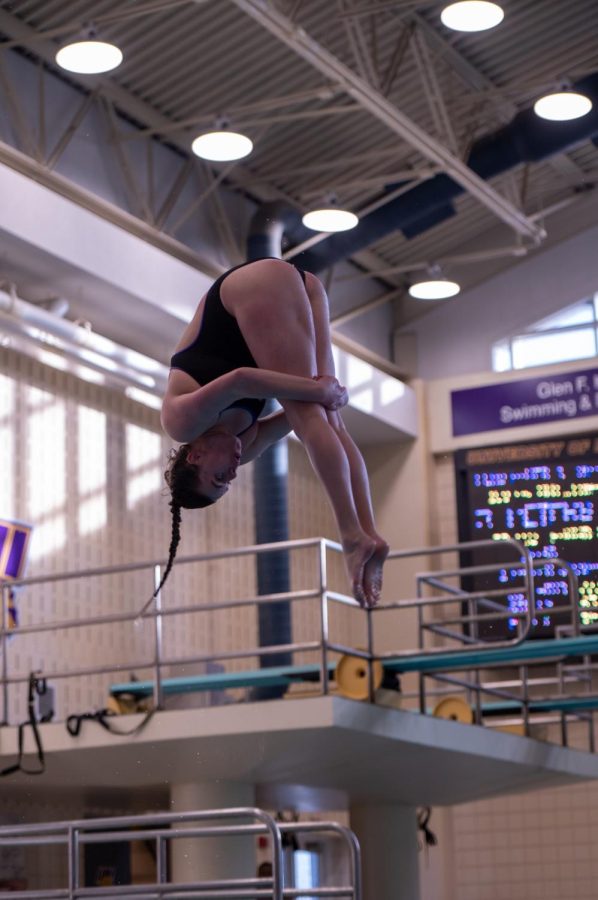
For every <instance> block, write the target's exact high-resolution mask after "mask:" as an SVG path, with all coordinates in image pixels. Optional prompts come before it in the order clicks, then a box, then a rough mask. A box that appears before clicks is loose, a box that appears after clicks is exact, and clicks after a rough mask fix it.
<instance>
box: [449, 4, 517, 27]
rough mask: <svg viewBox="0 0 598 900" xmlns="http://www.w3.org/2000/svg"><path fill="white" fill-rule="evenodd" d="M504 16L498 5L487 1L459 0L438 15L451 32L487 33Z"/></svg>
mask: <svg viewBox="0 0 598 900" xmlns="http://www.w3.org/2000/svg"><path fill="white" fill-rule="evenodd" d="M504 17H505V14H504V12H503V10H502V7H501V6H499V5H498V3H490V2H489V0H460V2H458V3H450V4H449V5H448V6H445V8H444V9H443V10H442V12H441V13H440V20H441V22H442V24H443V25H446V27H447V28H451V29H452V30H453V31H487V30H488V29H489V28H494V27H495V26H496V25H499V24H500V23H501V22H502V20H503V19H504Z"/></svg>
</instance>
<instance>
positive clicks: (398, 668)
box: [382, 635, 598, 672]
mask: <svg viewBox="0 0 598 900" xmlns="http://www.w3.org/2000/svg"><path fill="white" fill-rule="evenodd" d="M591 653H598V635H583V636H582V637H573V638H553V639H551V640H538V641H523V643H521V644H515V645H514V646H512V647H495V648H493V647H492V646H491V645H490V646H488V647H482V648H481V649H476V650H458V651H457V652H447V653H420V654H417V655H416V656H406V657H404V658H401V657H397V658H396V659H384V660H382V663H383V665H384V668H385V669H387V670H388V671H389V672H434V671H437V672H438V671H443V672H448V671H451V670H452V671H458V670H461V669H479V668H483V667H485V666H492V665H499V664H503V663H521V662H530V663H532V662H537V661H541V660H543V659H554V658H557V659H561V658H564V657H569V656H583V655H584V654H591Z"/></svg>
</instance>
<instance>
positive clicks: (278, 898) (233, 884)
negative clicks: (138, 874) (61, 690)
mask: <svg viewBox="0 0 598 900" xmlns="http://www.w3.org/2000/svg"><path fill="white" fill-rule="evenodd" d="M217 822H224V824H216V823H217ZM289 833H292V834H293V835H298V834H304V833H309V834H312V833H317V834H327V835H330V834H333V835H336V836H337V837H339V838H340V839H341V840H342V842H343V845H344V847H345V850H346V853H347V859H348V866H347V869H348V871H349V873H350V882H349V884H345V885H336V886H314V887H311V886H310V887H309V888H294V887H288V886H285V885H284V883H283V873H284V864H283V836H284V835H285V834H289ZM261 835H266V836H268V837H269V838H270V842H271V850H272V853H271V864H272V875H271V877H270V876H268V877H247V878H234V879H226V878H223V879H212V880H209V881H207V880H206V881H193V882H174V881H172V880H171V878H170V875H169V865H168V848H169V845H170V844H171V842H172V841H175V840H177V839H181V838H184V839H188V838H199V839H201V838H208V837H210V838H214V837H217V838H221V839H222V840H223V841H224V840H226V838H229V837H239V836H245V837H252V836H255V837H259V836H261ZM137 840H143V841H152V842H154V845H155V860H156V865H155V882H154V883H153V884H128V885H110V886H109V887H84V886H83V885H82V884H81V881H82V878H83V877H84V872H83V861H82V851H83V849H84V847H85V846H86V845H89V844H106V843H111V844H112V843H115V842H123V843H131V842H132V841H137ZM43 845H53V846H62V847H64V849H65V852H66V871H67V881H68V884H67V885H66V886H65V887H64V888H46V889H43V888H42V889H36V890H21V891H18V892H16V894H15V892H14V891H0V900H9V898H14V897H15V896H17V897H19V898H21V900H84V898H92V897H95V898H98V897H105V898H110V900H112V898H135V900H154V898H160V900H161V898H171V900H174V898H176V900H180V898H189V897H194V898H201V900H237V898H238V900H242V898H251V900H257V898H271V900H287V898H289V900H290V898H293V897H305V896H306V892H307V893H309V896H310V897H345V898H349V900H361V898H362V885H361V854H360V849H359V843H358V841H357V838H356V837H355V834H354V833H353V832H352V831H351V830H350V829H349V828H346V827H345V826H343V825H339V824H338V823H336V822H325V821H322V822H290V823H286V822H285V823H281V822H277V821H276V820H275V819H274V818H273V817H272V816H271V815H269V814H268V813H267V812H264V811H263V810H261V809H256V808H253V807H239V808H235V809H219V810H196V811H190V812H182V813H150V814H145V815H137V816H118V817H112V818H99V819H81V820H75V821H64V822H44V823H39V824H31V825H3V826H0V848H2V847H15V846H19V847H30V848H31V847H39V846H43Z"/></svg>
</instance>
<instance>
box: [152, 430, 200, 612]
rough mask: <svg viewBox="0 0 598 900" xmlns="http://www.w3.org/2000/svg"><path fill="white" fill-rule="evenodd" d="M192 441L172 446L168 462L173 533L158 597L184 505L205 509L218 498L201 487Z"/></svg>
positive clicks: (166, 477) (170, 562)
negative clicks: (191, 455)
mask: <svg viewBox="0 0 598 900" xmlns="http://www.w3.org/2000/svg"><path fill="white" fill-rule="evenodd" d="M188 451H189V444H182V446H180V447H179V449H178V450H171V451H170V455H169V458H168V466H167V468H166V471H165V472H164V480H165V481H166V484H167V485H168V487H169V488H170V511H171V514H172V529H171V534H170V547H169V548H168V562H167V563H166V568H165V569H164V574H163V575H162V579H161V581H160V584H159V585H158V587H157V588H156V590H155V591H154V593H153V595H152V599H153V597H155V596H156V595H157V594H158V592H159V591H161V590H162V587H163V586H164V583H165V581H166V579H167V578H168V576H169V575H170V570H171V569H172V566H173V563H174V558H175V556H176V552H177V549H178V546H179V542H180V540H181V509H202V508H203V507H205V506H211V504H212V503H214V502H215V501H214V500H212V499H211V498H210V497H205V496H204V495H203V494H202V493H200V491H199V490H198V488H197V475H198V466H197V464H195V463H190V462H188V460H187V454H188Z"/></svg>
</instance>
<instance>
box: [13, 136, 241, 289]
mask: <svg viewBox="0 0 598 900" xmlns="http://www.w3.org/2000/svg"><path fill="white" fill-rule="evenodd" d="M0 163H4V164H5V165H7V166H9V167H10V168H11V169H14V170H15V171H16V172H20V173H21V174H22V175H26V176H27V177H28V178H31V180H32V181H35V182H37V183H38V184H42V185H44V186H45V187H47V188H50V190H52V191H54V192H55V193H57V194H59V195H60V196H62V197H66V198H67V199H68V200H72V201H73V202H74V203H77V204H78V205H79V206H82V207H83V208H84V209H88V210H90V212H93V213H95V215H97V216H99V217H100V218H102V219H105V220H106V221H108V222H111V223H112V224H113V225H117V226H118V227H119V228H123V229H125V230H126V231H128V232H129V234H133V235H136V236H137V237H139V238H141V239H142V240H144V241H147V243H148V244H152V245H153V246H154V247H158V248H159V249H160V250H163V251H164V252H165V253H169V254H170V255H171V256H173V257H174V258H175V259H180V260H181V261H182V262H184V263H187V265H189V266H193V267H194V268H195V269H197V270H198V271H200V272H203V273H204V274H206V275H208V276H209V277H212V278H217V277H218V276H219V275H221V274H222V271H223V269H224V266H221V265H218V264H216V263H214V262H213V261H212V260H209V259H206V258H203V257H201V256H200V255H199V254H198V253H196V252H195V251H194V250H191V248H190V247H188V246H187V245H186V244H182V243H181V242H180V241H177V240H175V239H174V238H172V237H170V235H168V234H165V233H164V232H163V231H158V229H157V228H154V227H152V226H151V225H148V224H147V223H145V222H143V221H142V220H141V219H139V218H137V216H133V215H131V213H128V212H125V210H123V209H121V208H120V207H119V206H115V205H114V204H113V203H108V201H106V200H103V199H102V198H101V197H99V196H98V195H97V194H92V193H91V192H90V191H86V190H85V189H84V188H82V187H79V185H77V184H75V183H74V182H72V181H70V180H69V179H68V178H64V177H63V176H62V175H58V174H57V173H56V172H52V171H50V169H47V168H46V167H45V166H43V165H41V164H40V163H38V162H36V161H35V160H34V159H32V158H31V157H30V156H28V155H26V154H25V153H21V152H20V151H19V150H15V148H14V147H9V146H8V144H4V143H2V142H1V141H0Z"/></svg>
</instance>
